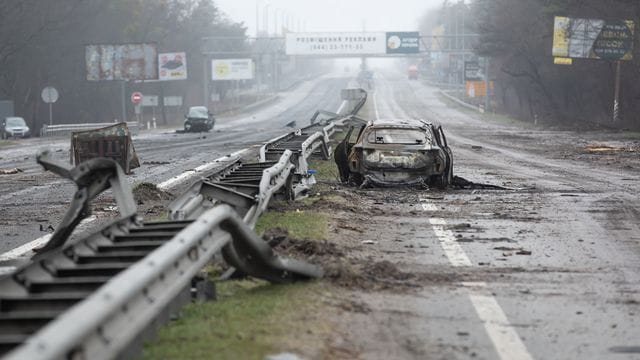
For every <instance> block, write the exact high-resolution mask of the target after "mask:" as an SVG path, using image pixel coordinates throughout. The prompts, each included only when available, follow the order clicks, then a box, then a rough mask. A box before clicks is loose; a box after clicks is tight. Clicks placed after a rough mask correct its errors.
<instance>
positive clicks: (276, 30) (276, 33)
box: [274, 8, 284, 36]
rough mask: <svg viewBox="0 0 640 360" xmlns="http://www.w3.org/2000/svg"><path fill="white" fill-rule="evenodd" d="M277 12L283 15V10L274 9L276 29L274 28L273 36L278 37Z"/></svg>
mask: <svg viewBox="0 0 640 360" xmlns="http://www.w3.org/2000/svg"><path fill="white" fill-rule="evenodd" d="M278 11H279V12H280V13H281V14H284V10H282V9H280V8H276V11H275V14H274V23H275V24H276V28H275V31H274V33H275V35H276V36H278ZM280 26H282V22H280Z"/></svg>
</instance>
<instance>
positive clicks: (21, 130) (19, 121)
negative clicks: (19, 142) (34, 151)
mask: <svg viewBox="0 0 640 360" xmlns="http://www.w3.org/2000/svg"><path fill="white" fill-rule="evenodd" d="M0 135H1V137H2V138H3V139H8V138H10V137H19V138H26V137H29V136H31V129H29V127H28V126H27V123H26V122H25V121H24V119H23V118H21V117H17V116H10V117H6V118H5V119H4V121H3V122H2V128H0Z"/></svg>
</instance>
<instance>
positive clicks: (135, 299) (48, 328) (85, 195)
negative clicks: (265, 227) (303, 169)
mask: <svg viewBox="0 0 640 360" xmlns="http://www.w3.org/2000/svg"><path fill="white" fill-rule="evenodd" d="M38 161H39V162H40V163H41V164H43V165H44V166H45V168H46V169H48V170H51V171H54V172H57V173H59V174H61V175H63V176H65V177H68V178H70V179H72V180H74V181H75V182H76V184H77V185H78V188H79V190H78V192H77V193H76V195H75V196H74V202H73V203H72V206H71V208H70V211H68V213H67V215H66V216H65V221H64V222H63V224H62V226H61V227H60V229H62V230H60V231H61V232H64V234H63V235H65V236H66V235H68V234H70V232H71V231H72V230H73V228H74V227H75V225H77V223H79V221H80V219H81V218H83V217H86V216H87V215H88V206H87V205H88V202H89V201H90V200H91V199H92V198H95V196H97V194H99V193H100V192H102V191H103V190H105V189H107V188H109V187H111V188H112V189H113V190H114V195H115V197H116V199H117V201H118V205H119V207H120V208H121V211H123V213H124V214H123V215H124V216H123V218H121V219H119V220H117V221H114V222H113V223H111V224H110V225H108V226H107V227H105V228H103V229H102V230H101V231H99V232H97V233H94V234H92V235H90V236H88V237H86V238H84V239H80V240H79V241H76V242H74V243H71V244H69V245H67V246H64V247H60V246H59V245H60V244H56V245H58V246H56V247H53V246H52V247H51V248H47V247H45V249H43V250H42V251H46V252H44V253H41V254H40V255H38V256H37V257H36V258H34V259H33V261H32V262H31V263H29V264H27V265H25V266H22V267H20V268H19V269H18V270H17V271H16V272H15V273H13V274H11V275H6V276H3V277H0V356H2V355H6V358H7V359H60V358H73V359H77V358H87V359H110V358H115V357H118V356H123V355H125V354H135V353H136V348H139V346H141V343H140V341H141V340H140V339H144V337H143V336H141V334H144V333H145V330H152V329H153V327H154V326H157V325H159V324H160V323H162V322H163V321H164V320H166V319H168V318H169V315H170V314H171V313H173V312H175V311H176V310H177V309H179V307H180V306H181V305H182V304H184V303H185V302H187V301H189V300H190V291H191V282H192V279H193V278H194V277H195V276H196V275H197V274H198V272H199V271H200V270H201V269H202V268H203V267H204V265H205V264H206V263H207V262H208V261H209V260H211V258H212V257H213V256H214V254H216V253H220V252H221V253H222V256H223V258H224V259H225V260H226V261H227V263H229V265H231V266H233V267H235V268H237V269H239V270H240V271H241V272H243V273H245V274H249V275H251V276H255V277H258V278H262V279H266V280H268V281H272V282H288V281H293V280H297V279H306V278H315V277H320V276H322V270H321V269H320V268H319V267H317V266H314V265H310V264H307V263H304V262H301V261H296V260H292V259H286V258H281V257H279V256H277V255H276V254H275V253H274V252H273V250H272V249H271V248H270V247H269V245H268V244H267V243H266V242H264V241H263V240H262V239H261V238H259V237H258V236H257V235H256V234H255V233H254V232H253V230H252V228H251V226H249V225H248V224H246V223H245V222H244V221H243V220H242V219H241V218H240V216H239V215H238V213H237V212H236V210H235V209H234V208H232V207H231V206H229V205H225V204H216V205H215V206H213V207H211V208H209V209H207V210H206V211H204V212H202V213H201V214H200V215H199V216H198V217H197V218H195V219H193V220H182V221H165V222H156V223H144V222H142V221H141V220H140V218H139V217H138V216H137V215H136V213H135V211H133V212H132V211H131V209H130V208H129V206H130V205H131V201H132V194H131V192H130V190H129V189H128V188H127V187H126V186H123V185H122V184H124V183H126V181H122V180H123V178H122V170H121V169H120V168H119V166H118V165H117V164H116V163H115V162H114V161H112V160H107V159H94V160H89V161H87V162H85V163H83V164H81V165H79V166H78V167H77V168H73V169H70V168H68V167H65V166H66V164H63V163H57V162H55V161H53V160H51V159H49V158H48V157H47V156H46V154H45V155H43V156H39V157H38ZM283 163H285V164H288V159H285V160H283ZM263 166H266V165H263ZM276 166H277V164H276ZM285 168H286V169H289V171H290V169H291V167H290V166H284V167H281V168H280V169H276V170H278V171H279V172H278V174H275V173H274V175H277V176H275V177H278V176H280V175H283V172H286V171H287V170H286V169H285ZM276 170H272V171H276ZM264 172H268V169H266V170H263V173H264ZM273 179H274V176H271V177H269V180H268V181H267V180H265V182H262V177H261V181H260V182H261V184H258V187H259V188H260V189H261V192H260V195H259V196H258V198H259V199H258V204H259V205H258V206H259V207H263V206H266V205H264V201H265V200H266V201H268V197H269V194H268V191H270V190H269V189H270V188H272V189H271V190H273V188H274V187H272V186H268V185H264V184H266V183H267V182H269V183H271V181H272V180H273ZM107 184H108V185H107ZM265 189H266V190H265ZM263 190H265V191H266V192H264V193H263ZM260 199H262V202H261V201H260ZM122 207H124V209H122ZM63 235H59V236H60V237H61V238H63V237H65V236H63ZM130 351H132V352H131V353H129V352H130Z"/></svg>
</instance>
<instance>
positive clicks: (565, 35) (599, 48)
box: [553, 16, 635, 60]
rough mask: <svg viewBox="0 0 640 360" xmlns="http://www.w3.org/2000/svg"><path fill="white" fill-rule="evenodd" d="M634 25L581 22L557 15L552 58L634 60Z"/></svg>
mask: <svg viewBox="0 0 640 360" xmlns="http://www.w3.org/2000/svg"><path fill="white" fill-rule="evenodd" d="M634 31H635V23H634V22H633V21H631V20H611V21H609V20H606V21H605V20H598V19H579V18H569V17H563V16H556V17H555V21H554V29H553V56H555V57H560V58H586V59H603V60H632V59H633V38H634Z"/></svg>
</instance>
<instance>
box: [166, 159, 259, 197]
mask: <svg viewBox="0 0 640 360" xmlns="http://www.w3.org/2000/svg"><path fill="white" fill-rule="evenodd" d="M246 151H248V149H242V150H240V151H236V152H234V153H233V154H231V155H227V156H223V157H221V158H219V159H216V160H214V161H212V162H210V163H206V164H204V165H200V166H198V167H197V168H195V169H193V170H188V171H185V172H184V173H182V174H180V175H178V176H174V177H172V178H171V179H169V180H167V181H164V182H161V183H160V184H158V185H157V187H158V189H160V190H168V189H170V188H172V187H174V186H176V185H178V184H182V183H183V182H186V181H187V180H189V179H190V178H192V177H194V176H196V175H197V174H199V173H202V172H205V171H208V170H210V169H212V168H214V167H215V166H217V165H220V163H221V162H226V161H231V160H233V158H235V157H239V156H240V155H241V154H242V153H244V152H246Z"/></svg>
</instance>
